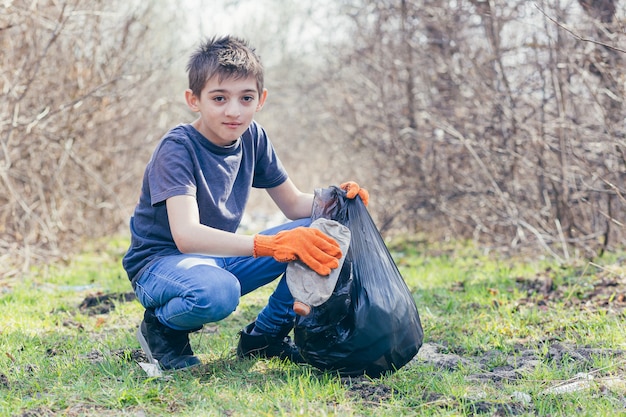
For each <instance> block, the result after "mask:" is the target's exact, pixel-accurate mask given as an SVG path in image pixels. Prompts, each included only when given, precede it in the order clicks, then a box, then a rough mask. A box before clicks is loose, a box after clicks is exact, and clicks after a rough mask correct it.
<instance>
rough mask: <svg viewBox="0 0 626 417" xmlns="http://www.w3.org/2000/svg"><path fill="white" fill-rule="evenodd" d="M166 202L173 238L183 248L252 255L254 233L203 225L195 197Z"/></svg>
mask: <svg viewBox="0 0 626 417" xmlns="http://www.w3.org/2000/svg"><path fill="white" fill-rule="evenodd" d="M165 204H166V205H167V216H168V219H169V223H170V229H171V231H172V237H173V238H174V243H176V246H177V247H178V250H179V251H181V252H183V253H203V254H207V255H214V256H250V255H252V251H253V247H254V241H253V236H247V235H239V234H235V233H230V232H226V231H223V230H219V229H215V228H212V227H209V226H205V225H203V224H201V223H200V214H199V212H198V203H197V202H196V199H195V198H194V197H193V196H189V195H179V196H175V197H171V198H168V199H167V201H166V203H165Z"/></svg>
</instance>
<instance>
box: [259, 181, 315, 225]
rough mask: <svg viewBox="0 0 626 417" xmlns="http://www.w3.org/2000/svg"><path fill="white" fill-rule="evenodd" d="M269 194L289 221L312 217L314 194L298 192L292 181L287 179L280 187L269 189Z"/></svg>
mask: <svg viewBox="0 0 626 417" xmlns="http://www.w3.org/2000/svg"><path fill="white" fill-rule="evenodd" d="M267 193H268V194H269V195H270V197H272V200H274V202H275V203H276V205H277V206H278V208H279V209H280V211H282V212H283V214H284V215H285V216H287V218H288V219H289V220H296V219H303V218H305V217H311V211H312V210H313V198H314V197H313V194H308V193H303V192H302V191H300V190H298V188H297V187H296V186H295V184H294V183H293V181H291V179H289V178H287V180H286V181H285V182H283V183H282V184H281V185H279V186H278V187H274V188H268V189H267Z"/></svg>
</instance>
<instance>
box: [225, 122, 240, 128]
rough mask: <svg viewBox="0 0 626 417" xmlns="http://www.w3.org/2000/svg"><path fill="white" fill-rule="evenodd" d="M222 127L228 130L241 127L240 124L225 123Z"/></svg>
mask: <svg viewBox="0 0 626 417" xmlns="http://www.w3.org/2000/svg"><path fill="white" fill-rule="evenodd" d="M224 126H226V127H227V128H229V129H237V128H238V127H239V126H241V123H236V122H227V123H224Z"/></svg>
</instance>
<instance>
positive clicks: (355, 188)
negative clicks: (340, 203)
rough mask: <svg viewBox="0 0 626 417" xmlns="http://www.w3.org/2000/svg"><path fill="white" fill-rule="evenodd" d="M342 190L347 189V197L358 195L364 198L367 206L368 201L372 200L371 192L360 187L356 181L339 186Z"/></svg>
mask: <svg viewBox="0 0 626 417" xmlns="http://www.w3.org/2000/svg"><path fill="white" fill-rule="evenodd" d="M339 188H341V189H342V190H344V191H346V197H347V198H356V196H357V195H358V196H359V197H361V200H363V204H365V205H366V206H367V203H369V201H370V193H368V192H367V190H366V189H365V188H361V187H359V184H357V183H356V182H354V181H348V182H344V183H343V184H341V185H340V186H339Z"/></svg>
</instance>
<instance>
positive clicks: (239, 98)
mask: <svg viewBox="0 0 626 417" xmlns="http://www.w3.org/2000/svg"><path fill="white" fill-rule="evenodd" d="M266 97H267V90H263V92H262V93H261V94H260V95H259V92H258V90H257V84H256V79H255V78H254V77H249V78H240V79H234V78H226V79H224V80H222V82H219V79H218V77H217V76H215V77H213V78H210V79H209V80H208V81H207V83H206V85H205V86H204V88H203V89H202V92H201V94H200V97H197V96H196V95H195V94H193V93H192V92H191V90H186V91H185V99H186V100H187V105H188V106H189V108H190V109H191V110H192V111H194V112H198V113H200V116H199V117H198V119H197V120H196V121H195V122H193V126H194V127H195V128H196V129H197V130H198V131H199V132H200V133H202V134H203V135H204V137H206V138H207V139H208V140H209V141H211V142H213V143H214V144H215V145H218V146H228V145H231V144H232V143H233V142H235V141H236V140H237V139H238V138H239V137H240V136H241V135H242V134H243V132H245V131H246V129H247V128H248V126H250V123H252V119H253V117H254V113H256V112H257V111H259V110H261V108H262V107H263V104H264V103H265V98H266Z"/></svg>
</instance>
